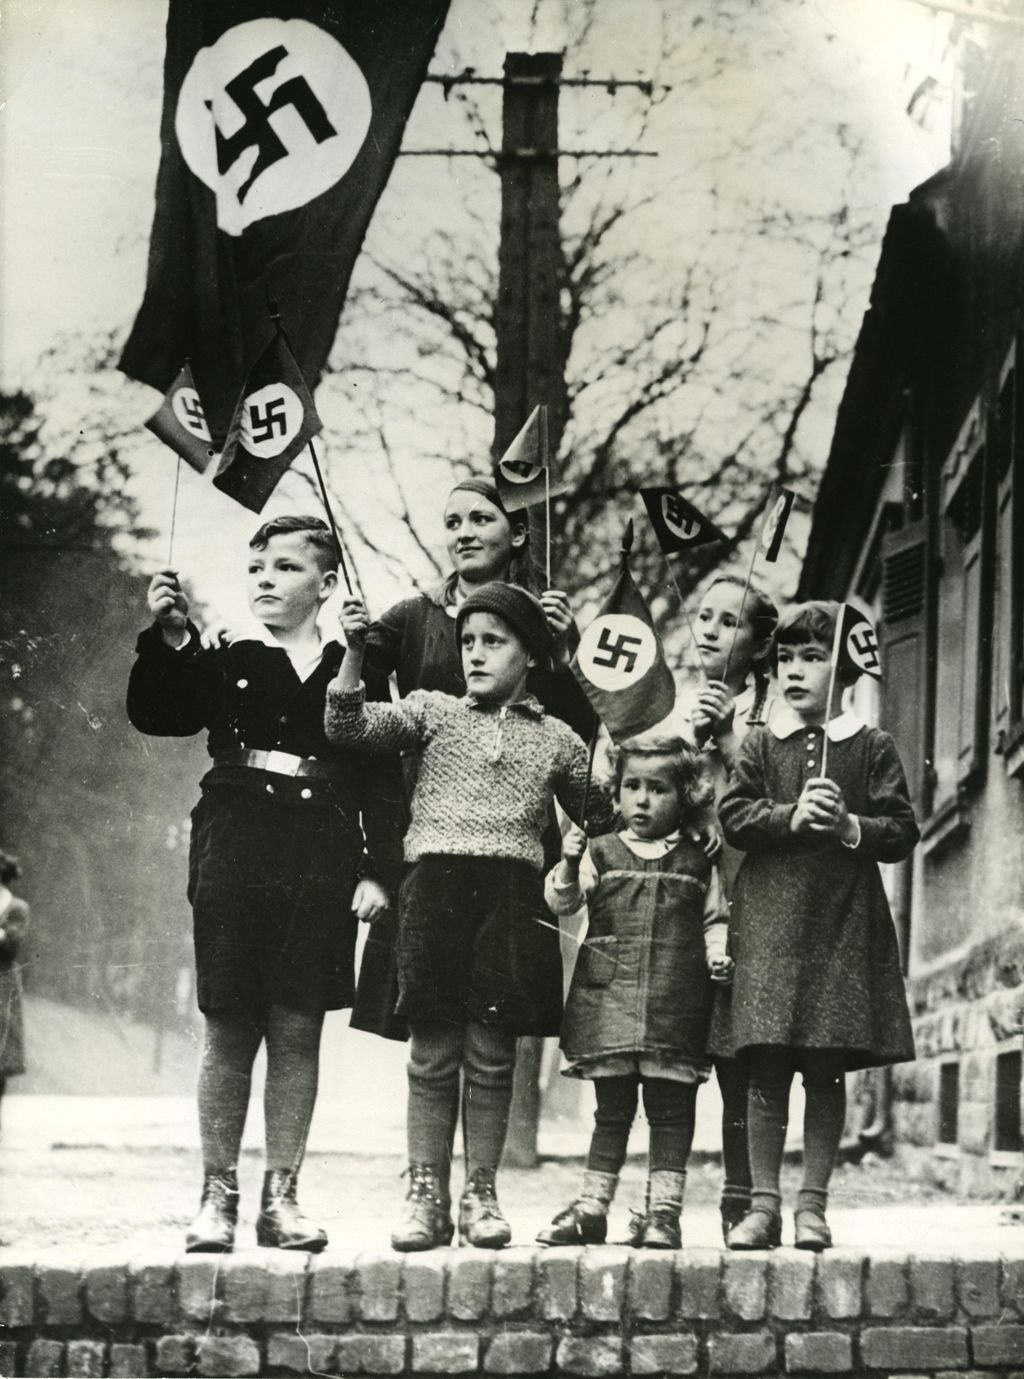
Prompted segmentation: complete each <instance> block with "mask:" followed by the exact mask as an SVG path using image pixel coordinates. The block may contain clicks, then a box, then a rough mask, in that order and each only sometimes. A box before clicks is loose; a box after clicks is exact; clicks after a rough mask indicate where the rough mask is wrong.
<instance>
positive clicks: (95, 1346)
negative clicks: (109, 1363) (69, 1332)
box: [66, 1341, 106, 1379]
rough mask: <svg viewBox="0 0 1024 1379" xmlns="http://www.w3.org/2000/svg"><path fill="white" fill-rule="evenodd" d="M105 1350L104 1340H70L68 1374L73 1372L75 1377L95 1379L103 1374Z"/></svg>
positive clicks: (78, 1378)
mask: <svg viewBox="0 0 1024 1379" xmlns="http://www.w3.org/2000/svg"><path fill="white" fill-rule="evenodd" d="M105 1350H106V1347H105V1346H104V1344H103V1342H102V1341H68V1356H67V1365H66V1368H67V1372H68V1374H73V1375H74V1376H75V1379H95V1377H96V1376H99V1375H102V1374H103V1373H104V1361H105V1360H106V1355H105V1353H104V1352H105Z"/></svg>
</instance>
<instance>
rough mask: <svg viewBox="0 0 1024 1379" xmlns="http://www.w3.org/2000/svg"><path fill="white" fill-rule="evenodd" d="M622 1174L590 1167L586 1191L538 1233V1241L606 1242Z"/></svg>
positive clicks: (591, 1243)
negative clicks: (612, 1203) (609, 1216)
mask: <svg viewBox="0 0 1024 1379" xmlns="http://www.w3.org/2000/svg"><path fill="white" fill-rule="evenodd" d="M618 1181H619V1178H618V1174H616V1173H600V1172H598V1171H597V1170H596V1169H592V1168H588V1169H587V1170H586V1171H585V1172H584V1174H583V1191H582V1192H581V1193H580V1195H579V1197H577V1198H576V1200H575V1202H570V1203H569V1205H568V1206H567V1207H566V1208H565V1210H564V1211H560V1212H559V1213H558V1215H557V1216H556V1217H555V1218H554V1220H553V1221H552V1222H551V1225H550V1226H545V1227H544V1229H543V1230H542V1231H541V1232H540V1233H539V1234H538V1236H537V1243H538V1245H603V1244H604V1242H605V1237H606V1236H607V1234H608V1208H609V1206H610V1205H611V1201H612V1198H613V1197H614V1196H615V1189H616V1187H617V1185H618Z"/></svg>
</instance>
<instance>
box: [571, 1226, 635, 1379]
mask: <svg viewBox="0 0 1024 1379" xmlns="http://www.w3.org/2000/svg"><path fill="white" fill-rule="evenodd" d="M630 1254H631V1251H629V1250H624V1249H618V1248H616V1247H615V1246H605V1248H604V1249H601V1250H591V1251H588V1252H587V1253H586V1254H584V1256H583V1259H582V1260H581V1261H580V1304H581V1307H582V1310H583V1315H584V1316H585V1317H588V1318H589V1319H590V1320H591V1321H594V1322H617V1321H618V1320H619V1317H620V1316H621V1315H622V1303H623V1300H624V1298H625V1295H626V1271H627V1270H628V1268H629V1258H630ZM581 1373H582V1371H581Z"/></svg>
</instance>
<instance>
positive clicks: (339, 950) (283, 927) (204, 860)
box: [188, 771, 362, 1015]
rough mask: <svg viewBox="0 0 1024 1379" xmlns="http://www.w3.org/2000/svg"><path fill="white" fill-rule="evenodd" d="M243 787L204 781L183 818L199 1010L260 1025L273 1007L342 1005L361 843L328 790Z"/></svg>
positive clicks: (274, 780)
mask: <svg viewBox="0 0 1024 1379" xmlns="http://www.w3.org/2000/svg"><path fill="white" fill-rule="evenodd" d="M249 778H252V779H253V784H252V785H248V784H247V785H245V786H242V785H239V784H237V783H236V782H233V781H230V780H228V781H223V782H218V781H214V782H210V778H209V777H208V778H207V780H206V781H204V783H203V795H202V798H201V799H200V801H199V803H198V804H197V805H196V807H195V809H194V810H193V811H192V841H191V847H190V852H189V890H188V894H189V900H190V901H191V902H192V916H193V931H194V938H195V954H196V991H197V996H198V1000H199V1009H200V1010H202V1011H203V1012H204V1013H209V1012H213V1011H216V1012H219V1013H235V1014H257V1015H258V1014H261V1013H263V1012H265V1011H266V1010H267V1008H268V1007H269V1006H271V1005H282V1006H286V1007H288V1008H289V1009H292V1010H302V1011H310V1012H316V1011H324V1010H337V1009H339V1008H340V1007H342V1006H348V1005H351V1004H352V995H353V987H354V955H355V943H356V930H357V921H356V919H355V916H354V915H353V914H352V910H351V902H352V892H353V890H354V889H355V881H356V875H355V869H356V863H357V861H358V859H359V857H360V855H361V852H362V839H361V835H360V833H359V831H358V829H357V828H356V826H355V824H354V822H353V821H352V820H351V819H350V818H349V817H348V816H347V815H346V814H345V813H344V812H343V811H342V809H341V807H340V806H339V804H338V802H337V800H336V798H335V797H334V795H333V793H332V791H331V788H330V785H329V784H328V783H327V782H322V781H312V780H291V779H289V778H288V777H277V776H269V775H267V774H266V773H264V772H255V771H253V772H249V773H247V780H248V779H249ZM268 783H270V784H272V785H273V787H274V789H273V793H270V792H268V791H267V790H266V785H267V784H268ZM303 791H306V792H307V793H306V794H305V795H304V794H303Z"/></svg>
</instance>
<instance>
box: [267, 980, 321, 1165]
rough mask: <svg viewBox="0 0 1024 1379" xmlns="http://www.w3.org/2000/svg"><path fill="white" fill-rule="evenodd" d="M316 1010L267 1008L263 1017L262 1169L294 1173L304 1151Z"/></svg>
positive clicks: (315, 1063) (316, 1062)
mask: <svg viewBox="0 0 1024 1379" xmlns="http://www.w3.org/2000/svg"><path fill="white" fill-rule="evenodd" d="M323 1022H324V1017H323V1014H322V1013H321V1012H320V1011H316V1012H315V1013H310V1012H309V1011H303V1010H288V1009H287V1008H286V1007H285V1006H271V1007H270V1011H269V1014H268V1016H267V1032H266V1033H267V1083H266V1087H265V1089H264V1093H263V1114H264V1118H265V1120H266V1127H267V1130H266V1134H267V1168H268V1170H269V1169H272V1168H290V1169H291V1170H292V1171H293V1172H295V1173H297V1172H298V1171H299V1168H300V1167H301V1164H302V1159H303V1155H304V1154H305V1152H306V1140H307V1138H308V1136H309V1123H310V1121H311V1120H312V1119H313V1107H314V1106H315V1105H316V1089H317V1079H318V1076H319V1072H320V1031H321V1029H322V1027H323Z"/></svg>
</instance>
